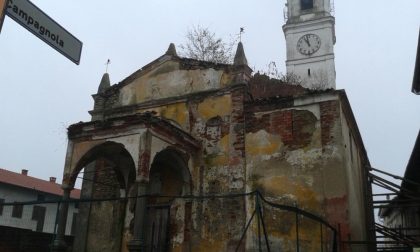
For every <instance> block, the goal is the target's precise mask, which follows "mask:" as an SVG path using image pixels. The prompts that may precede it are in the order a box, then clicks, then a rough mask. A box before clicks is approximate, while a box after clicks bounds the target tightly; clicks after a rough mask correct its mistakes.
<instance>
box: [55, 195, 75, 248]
mask: <svg viewBox="0 0 420 252" xmlns="http://www.w3.org/2000/svg"><path fill="white" fill-rule="evenodd" d="M72 189H73V188H70V187H63V201H62V202H61V204H60V210H59V214H58V222H57V234H56V236H55V239H54V241H53V244H52V251H53V252H65V251H67V244H66V241H65V240H64V235H65V233H66V223H67V213H68V210H69V202H68V200H69V198H70V192H71V190H72Z"/></svg>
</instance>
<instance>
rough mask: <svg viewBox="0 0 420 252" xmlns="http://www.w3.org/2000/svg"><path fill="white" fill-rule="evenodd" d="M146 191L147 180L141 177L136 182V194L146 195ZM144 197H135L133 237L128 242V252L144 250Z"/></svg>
mask: <svg viewBox="0 0 420 252" xmlns="http://www.w3.org/2000/svg"><path fill="white" fill-rule="evenodd" d="M146 193H147V181H146V180H144V179H142V180H140V181H138V182H137V196H141V195H146ZM146 200H147V199H146V197H137V199H136V209H135V212H134V230H133V238H132V240H131V241H130V242H129V243H128V249H129V251H130V252H140V251H141V252H143V251H146V235H145V224H146V211H147V209H146V203H147V202H146Z"/></svg>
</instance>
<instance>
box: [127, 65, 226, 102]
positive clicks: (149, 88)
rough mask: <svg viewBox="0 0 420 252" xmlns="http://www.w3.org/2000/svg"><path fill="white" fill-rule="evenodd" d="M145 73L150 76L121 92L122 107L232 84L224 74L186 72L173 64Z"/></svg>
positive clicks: (211, 69)
mask: <svg viewBox="0 0 420 252" xmlns="http://www.w3.org/2000/svg"><path fill="white" fill-rule="evenodd" d="M156 64H158V63H156ZM145 71H148V72H144V73H143V75H141V76H140V77H138V78H137V79H135V80H133V81H132V82H131V83H129V84H127V85H125V86H123V87H122V88H121V90H120V97H119V101H120V104H121V105H122V106H125V105H132V104H136V103H141V102H145V101H150V100H152V99H162V98H168V97H176V96H181V95H185V94H187V93H194V92H199V91H206V90H211V89H217V88H221V87H223V86H225V85H227V83H228V82H230V81H231V80H232V78H231V77H230V76H229V75H228V74H226V73H224V70H216V69H213V68H206V69H192V70H186V69H181V67H180V63H179V62H177V61H170V60H169V61H165V62H163V63H161V64H160V65H156V66H154V68H152V69H151V70H145Z"/></svg>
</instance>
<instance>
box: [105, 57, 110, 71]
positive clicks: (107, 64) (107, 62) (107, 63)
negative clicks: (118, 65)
mask: <svg viewBox="0 0 420 252" xmlns="http://www.w3.org/2000/svg"><path fill="white" fill-rule="evenodd" d="M109 64H111V60H110V59H108V60H107V61H106V63H105V65H106V68H105V73H108V66H109Z"/></svg>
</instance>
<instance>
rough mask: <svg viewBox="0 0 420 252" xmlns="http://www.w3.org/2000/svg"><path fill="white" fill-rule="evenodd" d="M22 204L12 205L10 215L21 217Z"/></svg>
mask: <svg viewBox="0 0 420 252" xmlns="http://www.w3.org/2000/svg"><path fill="white" fill-rule="evenodd" d="M22 213H23V205H14V206H13V210H12V217H15V218H22Z"/></svg>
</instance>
